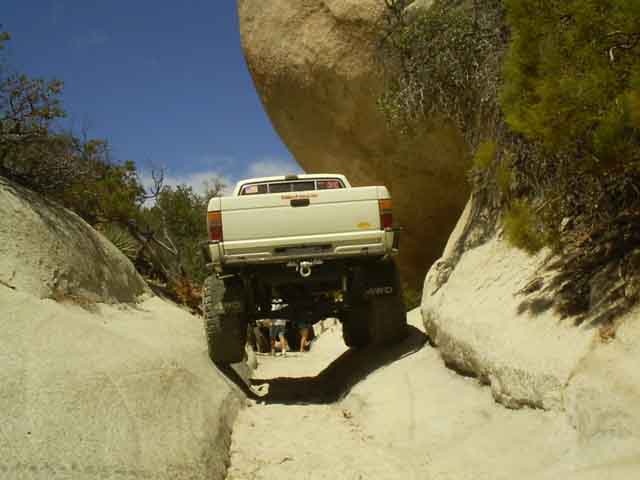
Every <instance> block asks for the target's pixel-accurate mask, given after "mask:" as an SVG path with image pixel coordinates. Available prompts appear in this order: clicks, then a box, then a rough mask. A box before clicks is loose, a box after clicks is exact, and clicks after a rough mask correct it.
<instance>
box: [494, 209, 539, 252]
mask: <svg viewBox="0 0 640 480" xmlns="http://www.w3.org/2000/svg"><path fill="white" fill-rule="evenodd" d="M504 233H505V236H506V238H507V241H508V242H509V243H511V244H512V245H513V246H514V247H517V248H520V249H523V250H525V251H526V252H528V253H531V254H534V253H537V252H538V251H539V250H540V249H541V248H542V247H543V246H544V245H545V238H544V235H543V233H542V231H541V226H540V220H539V218H538V217H537V215H536V213H535V212H534V211H533V209H532V208H531V206H530V205H529V204H528V203H527V202H525V201H523V200H518V201H515V202H514V203H513V204H512V205H511V207H510V208H509V210H507V212H506V213H505V215H504Z"/></svg>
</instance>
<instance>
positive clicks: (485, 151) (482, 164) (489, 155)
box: [473, 140, 498, 171]
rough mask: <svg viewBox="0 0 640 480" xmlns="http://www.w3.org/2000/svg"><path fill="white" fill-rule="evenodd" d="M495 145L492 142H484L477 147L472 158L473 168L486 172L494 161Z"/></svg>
mask: <svg viewBox="0 0 640 480" xmlns="http://www.w3.org/2000/svg"><path fill="white" fill-rule="evenodd" d="M497 148H498V147H497V145H496V142H494V141H493V140H487V141H484V142H482V143H481V144H480V146H478V150H477V151H476V154H475V155H474V157H473V167H474V168H475V169H477V170H480V171H484V170H487V169H488V168H489V167H491V165H492V164H493V162H494V161H495V159H496V153H497Z"/></svg>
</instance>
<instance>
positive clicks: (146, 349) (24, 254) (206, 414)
mask: <svg viewBox="0 0 640 480" xmlns="http://www.w3.org/2000/svg"><path fill="white" fill-rule="evenodd" d="M102 302H103V303H102ZM122 302H125V303H122ZM0 332H1V333H0V365H2V368H1V369H0V411H1V412H2V422H1V423H0V433H1V434H0V478H3V479H4V478H7V479H16V480H21V479H25V480H26V479H29V480H37V479H42V480H48V479H58V478H73V479H86V480H89V479H95V478H110V479H119V480H133V479H140V478H149V479H151V478H152V479H167V480H168V479H174V478H191V479H219V480H222V479H223V478H224V477H225V473H226V466H227V463H228V446H229V442H230V433H231V425H232V423H233V420H234V418H235V415H236V413H237V411H238V409H239V408H240V407H241V406H242V405H243V403H244V397H243V393H242V392H241V391H240V389H239V388H238V387H236V386H235V385H234V384H232V383H231V382H230V381H229V380H228V379H227V378H228V377H226V376H225V375H222V374H221V372H220V371H219V370H218V369H217V368H216V367H215V366H214V365H213V364H212V363H211V361H210V360H209V357H208V355H207V347H206V341H205V338H204V334H203V328H202V322H201V320H200V319H198V318H196V317H194V316H193V315H191V314H189V313H188V312H186V311H185V310H183V309H181V308H179V307H177V306H176V305H174V304H172V303H170V302H167V301H164V300H162V299H160V298H158V297H154V296H153V295H151V293H150V292H149V290H148V287H147V286H146V284H145V282H144V280H143V279H142V278H141V277H140V276H139V275H138V274H137V273H136V271H135V269H134V267H133V265H132V264H131V262H130V261H129V260H128V259H127V258H126V257H125V256H124V255H123V254H122V253H121V252H120V251H119V250H118V249H117V248H116V247H114V246H113V245H112V244H110V243H109V242H108V241H107V240H106V239H105V238H103V237H102V236H101V235H100V234H98V233H97V232H96V231H95V230H93V229H92V228H91V227H90V226H89V225H87V224H86V223H85V222H84V221H83V220H82V219H81V218H79V217H78V216H77V215H75V214H74V213H72V212H70V211H69V210H66V209H65V208H63V207H61V206H59V205H57V204H55V203H53V202H50V201H48V200H46V199H44V198H43V197H41V196H39V195H37V194H35V193H33V192H31V191H29V190H27V189H24V188H22V187H19V186H17V185H15V184H13V183H12V182H10V181H8V180H6V179H3V178H0ZM233 367H234V368H236V367H244V368H243V369H242V368H238V369H237V370H236V372H237V373H238V374H240V375H242V374H244V375H246V374H247V366H246V365H245V366H243V365H240V364H237V365H234V366H233ZM243 370H244V371H243Z"/></svg>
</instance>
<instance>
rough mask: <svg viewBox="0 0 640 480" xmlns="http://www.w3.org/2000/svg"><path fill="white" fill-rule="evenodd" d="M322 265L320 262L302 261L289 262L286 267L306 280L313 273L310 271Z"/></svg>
mask: <svg viewBox="0 0 640 480" xmlns="http://www.w3.org/2000/svg"><path fill="white" fill-rule="evenodd" d="M323 263H324V262H323V261H322V260H304V261H302V262H289V263H287V267H289V268H295V269H296V272H298V273H299V274H300V276H301V277H302V278H308V277H310V276H311V274H312V273H313V272H312V270H311V269H312V268H313V267H314V266H316V265H322V264H323Z"/></svg>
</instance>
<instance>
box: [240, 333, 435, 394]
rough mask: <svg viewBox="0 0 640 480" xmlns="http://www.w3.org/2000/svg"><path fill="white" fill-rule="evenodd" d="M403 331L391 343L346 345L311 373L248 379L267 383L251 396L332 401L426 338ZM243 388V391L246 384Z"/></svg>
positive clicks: (411, 349) (420, 344)
mask: <svg viewBox="0 0 640 480" xmlns="http://www.w3.org/2000/svg"><path fill="white" fill-rule="evenodd" d="M407 331H408V335H407V337H406V338H405V339H404V340H403V341H402V342H400V343H398V344H395V345H391V346H388V347H379V346H371V347H366V348H362V349H353V348H352V349H349V350H347V351H346V352H344V353H343V354H342V355H340V356H339V357H338V358H336V359H335V360H334V361H333V362H331V363H330V364H329V365H328V366H327V368H325V369H324V370H323V371H322V372H320V373H319V374H318V375H317V376H315V377H298V378H291V377H275V378H255V379H252V380H251V385H252V386H254V389H255V388H256V386H264V385H265V384H267V385H268V393H266V394H265V395H264V396H258V395H256V394H255V393H253V391H252V394H251V398H254V399H256V400H259V401H262V402H265V403H279V404H299V403H302V404H309V403H314V404H323V403H333V402H336V401H338V400H340V399H341V398H343V397H344V396H345V395H346V394H348V393H349V391H350V390H351V389H352V388H353V387H354V386H355V385H356V384H357V383H358V382H360V381H361V380H363V379H364V378H365V377H367V375H369V374H370V373H372V372H374V371H375V370H377V369H379V368H381V367H384V366H385V365H389V364H391V363H393V362H395V361H397V360H399V359H401V358H403V357H405V356H407V355H410V354H412V353H415V352H417V351H418V350H420V349H421V348H422V347H423V346H424V345H425V343H426V342H427V336H426V335H425V334H424V333H423V332H421V331H420V330H418V329H417V328H415V327H412V326H408V327H407ZM243 391H245V392H246V386H245V387H243Z"/></svg>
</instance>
